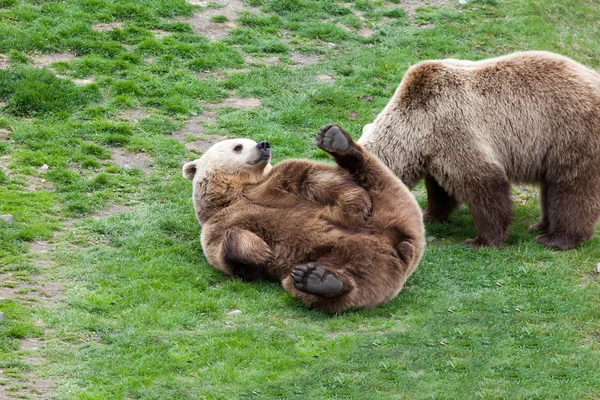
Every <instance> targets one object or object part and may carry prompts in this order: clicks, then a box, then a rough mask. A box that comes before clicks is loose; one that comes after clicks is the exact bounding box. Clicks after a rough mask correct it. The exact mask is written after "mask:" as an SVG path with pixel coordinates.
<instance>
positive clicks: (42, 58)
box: [32, 53, 75, 67]
mask: <svg viewBox="0 0 600 400" xmlns="http://www.w3.org/2000/svg"><path fill="white" fill-rule="evenodd" d="M74 58H75V55H74V54H72V53H49V54H40V55H36V56H34V57H33V58H32V59H33V63H34V64H37V65H38V66H40V67H47V66H49V65H50V64H52V63H55V62H60V61H71V60H73V59H74Z"/></svg>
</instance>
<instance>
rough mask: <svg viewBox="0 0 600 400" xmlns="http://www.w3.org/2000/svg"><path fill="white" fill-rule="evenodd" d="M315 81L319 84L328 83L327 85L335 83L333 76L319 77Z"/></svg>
mask: <svg viewBox="0 0 600 400" xmlns="http://www.w3.org/2000/svg"><path fill="white" fill-rule="evenodd" d="M315 80H316V81H317V82H326V83H333V82H335V78H334V77H333V76H331V75H319V76H317V77H316V78H315Z"/></svg>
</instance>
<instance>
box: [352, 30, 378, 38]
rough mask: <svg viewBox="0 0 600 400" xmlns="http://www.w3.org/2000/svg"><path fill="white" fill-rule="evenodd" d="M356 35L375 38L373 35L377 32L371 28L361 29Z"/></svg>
mask: <svg viewBox="0 0 600 400" xmlns="http://www.w3.org/2000/svg"><path fill="white" fill-rule="evenodd" d="M356 33H357V34H358V35H359V36H362V37H365V38H368V37H371V36H373V34H374V33H375V31H373V29H370V28H360V29H359V30H358V31H356Z"/></svg>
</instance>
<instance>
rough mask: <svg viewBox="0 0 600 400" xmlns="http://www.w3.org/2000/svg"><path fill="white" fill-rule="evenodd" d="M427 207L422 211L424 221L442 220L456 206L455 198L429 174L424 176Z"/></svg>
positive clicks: (446, 217) (445, 218)
mask: <svg viewBox="0 0 600 400" xmlns="http://www.w3.org/2000/svg"><path fill="white" fill-rule="evenodd" d="M425 188H426V189H427V208H426V209H425V211H424V212H423V220H424V221H437V222H442V221H445V220H447V219H448V217H449V216H450V214H452V212H453V211H454V210H455V209H456V207H458V201H457V200H456V198H455V197H454V196H452V195H450V194H448V192H446V191H445V190H444V188H443V187H441V186H440V185H439V183H437V181H436V180H435V178H433V177H432V176H430V175H427V176H426V177H425Z"/></svg>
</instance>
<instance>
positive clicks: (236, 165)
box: [182, 139, 272, 183]
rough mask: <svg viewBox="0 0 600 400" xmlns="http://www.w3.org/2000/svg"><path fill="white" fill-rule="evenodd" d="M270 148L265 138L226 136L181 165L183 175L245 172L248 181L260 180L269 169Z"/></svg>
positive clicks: (188, 177)
mask: <svg viewBox="0 0 600 400" xmlns="http://www.w3.org/2000/svg"><path fill="white" fill-rule="evenodd" d="M270 160H271V151H270V146H269V144H268V143H267V142H260V143H258V144H257V143H256V142H255V141H254V140H250V139H229V140H224V141H222V142H219V143H216V144H214V145H213V146H212V147H211V148H210V149H208V150H207V151H206V153H204V154H203V155H202V157H200V158H199V159H197V160H194V161H190V162H189V163H187V164H185V165H184V166H183V171H182V172H183V176H184V177H186V178H187V179H190V180H195V179H201V178H202V177H204V176H206V175H207V174H208V173H219V174H223V175H230V176H245V177H247V179H248V183H256V182H260V181H261V180H263V179H264V178H265V177H266V176H267V175H268V174H269V172H270V171H271V168H272V166H271V163H270Z"/></svg>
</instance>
